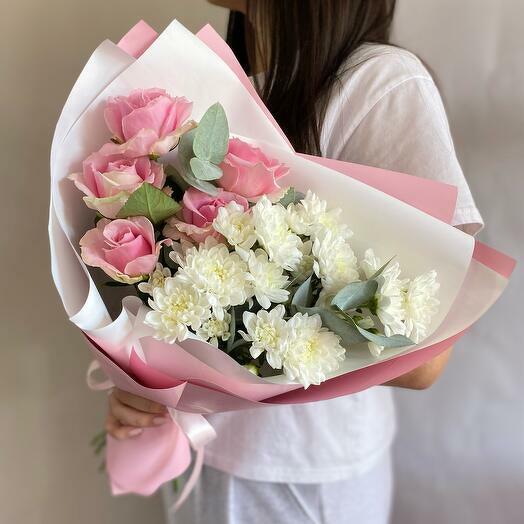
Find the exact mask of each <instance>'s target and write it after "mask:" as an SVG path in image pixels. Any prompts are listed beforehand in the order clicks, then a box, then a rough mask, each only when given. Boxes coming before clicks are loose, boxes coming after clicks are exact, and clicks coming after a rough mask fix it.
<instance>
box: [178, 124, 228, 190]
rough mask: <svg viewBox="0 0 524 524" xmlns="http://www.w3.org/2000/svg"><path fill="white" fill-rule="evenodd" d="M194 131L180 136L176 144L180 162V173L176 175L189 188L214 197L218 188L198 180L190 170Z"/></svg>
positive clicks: (192, 156)
mask: <svg viewBox="0 0 524 524" xmlns="http://www.w3.org/2000/svg"><path fill="white" fill-rule="evenodd" d="M195 133H196V129H192V130H191V131H188V132H187V133H185V134H183V135H182V138H181V139H180V143H179V144H178V160H179V162H180V168H181V172H180V173H178V174H179V175H180V176H181V177H182V180H183V181H184V182H185V183H186V184H187V185H189V186H192V187H194V188H196V189H198V190H200V191H203V192H204V193H207V194H208V195H211V196H216V195H217V194H218V192H219V190H218V188H217V187H216V186H214V185H213V184H211V183H209V182H206V181H205V180H199V179H198V178H197V177H196V176H195V175H194V173H193V171H192V169H191V159H192V158H194V153H193V142H194V140H195Z"/></svg>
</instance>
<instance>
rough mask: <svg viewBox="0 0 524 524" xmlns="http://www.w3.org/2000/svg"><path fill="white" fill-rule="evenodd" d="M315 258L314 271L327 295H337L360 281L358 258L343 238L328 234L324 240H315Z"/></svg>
mask: <svg viewBox="0 0 524 524" xmlns="http://www.w3.org/2000/svg"><path fill="white" fill-rule="evenodd" d="M313 256H314V257H315V263H314V265H313V269H314V271H315V274H316V275H317V276H318V277H319V278H320V279H321V281H322V287H323V288H324V290H325V291H326V293H336V292H338V291H340V290H341V289H342V288H343V287H344V286H346V285H347V284H350V283H351V282H355V281H357V280H358V279H359V274H358V270H357V258H356V257H355V254H354V253H353V250H352V249H351V246H350V245H349V243H348V242H347V241H345V240H344V239H343V238H342V237H338V236H334V235H333V234H332V233H331V232H327V233H326V235H325V236H324V238H323V239H319V238H317V239H315V242H314V243H313Z"/></svg>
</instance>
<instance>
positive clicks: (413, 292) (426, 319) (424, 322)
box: [404, 270, 440, 343]
mask: <svg viewBox="0 0 524 524" xmlns="http://www.w3.org/2000/svg"><path fill="white" fill-rule="evenodd" d="M439 287H440V284H439V283H438V282H437V272H436V271H435V270H432V271H429V272H428V273H425V274H424V275H420V276H418V277H416V278H414V279H413V280H411V281H410V282H409V284H408V285H407V288H406V290H405V293H404V308H405V320H404V322H405V324H406V332H405V335H406V336H407V337H409V338H410V339H411V340H412V341H413V342H415V343H418V342H420V341H421V340H422V339H424V338H425V337H426V336H427V331H428V327H429V326H430V324H431V320H432V318H433V316H434V315H435V314H436V313H437V312H438V306H439V305H440V301H439V300H438V299H437V298H436V297H435V295H436V294H437V292H438V290H439Z"/></svg>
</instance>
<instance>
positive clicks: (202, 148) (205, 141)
mask: <svg viewBox="0 0 524 524" xmlns="http://www.w3.org/2000/svg"><path fill="white" fill-rule="evenodd" d="M228 143H229V126H228V123H227V117H226V113H225V111H224V108H223V107H222V106H221V105H220V104H219V103H218V102H217V103H216V104H213V105H212V106H211V107H210V108H209V109H208V110H207V111H206V112H205V113H204V116H203V117H202V118H201V120H200V122H199V123H198V127H197V129H196V133H195V141H194V144H193V150H194V152H195V155H196V156H197V157H198V158H199V159H200V160H208V161H209V162H212V163H213V164H220V162H222V160H224V156H225V155H226V153H227V147H228Z"/></svg>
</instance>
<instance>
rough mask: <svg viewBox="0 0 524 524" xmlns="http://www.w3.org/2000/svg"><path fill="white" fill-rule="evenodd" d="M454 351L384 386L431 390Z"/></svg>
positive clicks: (444, 353)
mask: <svg viewBox="0 0 524 524" xmlns="http://www.w3.org/2000/svg"><path fill="white" fill-rule="evenodd" d="M452 349H453V348H449V349H447V350H446V351H443V352H442V353H441V354H440V355H438V356H436V357H435V358H434V359H433V360H430V361H429V362H426V363H425V364H423V365H422V366H420V367H418V368H416V369H414V370H413V371H410V372H409V373H406V374H405V375H401V376H400V377H397V378H395V379H393V380H390V381H389V382H386V383H385V384H383V385H384V386H393V387H397V388H406V389H418V390H420V389H427V388H429V387H430V386H431V385H432V384H433V383H434V382H435V381H436V380H437V378H438V377H439V376H440V375H441V373H442V371H444V368H445V367H446V363H447V361H448V359H449V356H450V355H451V350H452Z"/></svg>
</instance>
